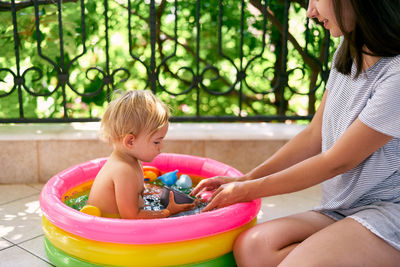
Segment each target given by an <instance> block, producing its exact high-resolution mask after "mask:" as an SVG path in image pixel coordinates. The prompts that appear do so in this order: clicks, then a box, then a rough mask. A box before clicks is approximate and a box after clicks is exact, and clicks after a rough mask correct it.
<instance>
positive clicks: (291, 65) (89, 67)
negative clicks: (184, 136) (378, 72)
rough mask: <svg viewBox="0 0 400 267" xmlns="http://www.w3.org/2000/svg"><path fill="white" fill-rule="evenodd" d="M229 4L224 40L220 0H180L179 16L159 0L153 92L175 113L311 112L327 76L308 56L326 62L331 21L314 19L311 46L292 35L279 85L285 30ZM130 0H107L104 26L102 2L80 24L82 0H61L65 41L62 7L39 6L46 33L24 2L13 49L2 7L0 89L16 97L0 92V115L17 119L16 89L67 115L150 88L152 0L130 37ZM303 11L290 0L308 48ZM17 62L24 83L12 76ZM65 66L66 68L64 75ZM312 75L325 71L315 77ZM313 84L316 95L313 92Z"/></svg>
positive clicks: (277, 13) (38, 112)
mask: <svg viewBox="0 0 400 267" xmlns="http://www.w3.org/2000/svg"><path fill="white" fill-rule="evenodd" d="M252 2H253V4H254V3H257V1H252ZM263 2H264V1H263ZM268 3H269V7H268V8H269V11H270V12H271V14H272V16H274V18H275V19H276V20H277V21H279V22H280V23H281V24H283V22H284V5H283V1H278V0H270V1H268ZM222 4H223V5H222V6H223V16H222V26H221V28H220V29H221V43H219V40H218V33H219V12H220V10H219V1H217V0H209V1H200V6H199V10H200V13H199V14H197V6H196V3H195V2H194V1H178V4H177V5H178V8H177V10H176V11H177V17H175V3H174V1H162V0H160V1H156V10H155V11H156V17H155V18H154V19H155V20H156V22H157V28H156V34H157V35H156V46H155V67H156V70H157V71H158V81H157V83H156V88H155V90H156V94H157V95H158V96H159V97H160V98H161V99H162V100H163V101H164V102H166V103H167V104H168V105H169V106H170V107H171V109H172V113H173V115H174V116H194V115H197V114H200V115H205V116H221V115H232V116H237V115H239V114H240V115H242V116H252V115H274V114H277V113H278V111H279V107H280V106H282V105H283V106H284V114H285V115H307V114H308V109H309V105H318V99H320V98H321V95H322V92H323V87H324V83H323V81H322V79H321V76H320V75H319V72H320V71H321V70H320V69H318V68H317V69H316V68H315V66H314V67H313V66H310V65H309V64H308V63H306V59H305V57H310V58H313V59H314V60H317V61H318V60H322V59H321V52H320V50H321V47H322V46H323V42H324V38H325V32H324V29H323V28H322V27H321V26H320V25H317V24H316V23H315V22H312V23H310V26H311V29H310V34H309V35H308V40H307V53H306V52H305V50H298V48H297V47H296V46H294V45H293V44H292V43H290V42H289V43H288V53H287V67H286V68H287V71H288V73H289V76H288V78H289V81H288V86H286V87H285V86H277V82H278V75H279V74H280V73H281V72H282V70H280V68H281V60H282V34H281V30H280V29H278V28H277V25H276V24H274V21H273V20H272V19H270V18H269V19H267V20H266V32H265V34H264V32H263V25H264V18H263V15H262V10H260V9H259V7H258V6H257V5H256V4H254V5H252V4H250V2H249V1H244V6H243V7H242V6H241V4H242V3H241V2H240V1H228V0H224V1H223V2H222ZM127 6H128V2H127V1H122V0H114V1H108V12H107V18H108V28H106V26H105V23H106V22H105V7H104V3H103V2H102V1H85V9H84V14H85V19H84V23H85V28H83V25H82V19H81V9H80V1H77V2H66V3H63V4H62V9H61V10H62V37H63V42H62V43H61V42H60V38H59V36H60V32H59V21H58V15H59V14H58V11H57V5H54V4H50V5H42V6H40V7H39V10H40V12H39V21H40V23H39V25H40V26H39V31H37V29H36V19H35V12H34V7H27V8H24V9H22V10H20V11H18V12H17V13H16V18H17V23H18V37H19V42H17V48H18V50H16V49H15V47H14V43H15V42H14V32H13V31H14V28H13V24H12V14H11V12H2V13H1V16H0V47H2V54H1V55H0V96H4V95H7V94H9V93H10V95H8V96H5V97H0V118H18V117H20V106H19V102H18V99H19V94H21V96H22V100H23V105H22V109H23V116H24V117H27V118H62V117H63V116H64V112H65V114H66V115H68V117H72V118H98V117H100V116H101V114H102V112H103V111H104V108H105V107H106V105H107V101H108V100H109V99H110V98H112V91H113V90H116V89H121V90H129V89H151V84H150V83H149V82H148V81H149V78H148V77H149V76H148V75H149V74H151V64H152V61H151V53H152V50H151V40H150V29H151V27H150V25H149V14H150V5H149V4H148V1H131V10H130V11H131V20H130V23H131V28H130V33H131V34H132V36H131V40H129V28H128V22H129V17H128V9H127ZM242 8H243V11H244V12H243V13H242ZM242 15H243V23H244V25H243V26H244V27H243V29H244V30H243V33H242V32H241V21H242ZM305 17H306V16H305V9H304V7H303V6H301V5H300V4H298V3H297V1H296V2H293V3H291V7H290V10H289V19H290V20H289V35H291V36H292V37H293V38H294V40H296V42H297V43H298V44H299V45H300V46H301V47H303V48H304V47H305V44H306V40H305V34H304V31H305V27H306V25H305ZM197 18H198V19H199V21H198V22H199V24H197ZM175 20H176V23H177V35H176V36H175ZM198 25H199V34H198V35H197V32H198V28H197V26H198ZM106 29H107V34H108V39H107V38H106ZM83 30H84V31H83ZM263 36H264V37H265V46H264V44H263ZM37 37H39V40H40V42H39V43H38V41H37V40H36V39H37ZM84 38H85V39H84ZM175 38H176V42H175ZM197 38H199V40H200V42H199V43H197ZM83 40H85V42H83ZM129 42H131V46H129ZM336 46H337V41H336V42H331V43H330V47H329V50H330V52H331V55H332V51H333V50H334V49H335V47H336ZM38 47H40V50H39V49H38ZM107 47H108V50H107ZM220 50H221V51H220ZM61 51H62V53H61ZM197 51H199V54H198V57H199V60H197ZM16 52H18V54H19V62H18V65H19V69H18V67H17V62H16ZM40 53H41V54H42V56H41V55H40ZM2 68H3V69H2ZM9 70H11V71H9ZM18 70H19V73H20V75H21V76H22V77H23V78H24V85H25V86H26V87H25V86H19V85H17V84H16V83H15V81H14V75H17V73H18ZM239 71H245V74H246V76H245V78H244V80H241V81H238V72H239ZM11 72H12V73H13V74H12V73H11ZM63 74H68V79H67V80H63V78H62V76H63ZM60 75H61V76H60ZM312 75H317V76H318V78H317V80H316V84H312V83H310V77H312ZM196 77H197V79H196ZM199 79H200V80H199ZM194 81H201V82H200V83H198V84H196V83H195V82H194ZM273 89H275V91H273ZM314 89H316V91H315V94H316V99H317V101H314V100H310V98H309V95H310V94H311V95H313V94H314ZM214 94H215V95H214ZM240 94H242V100H241V102H240V100H239V96H240ZM35 95H37V96H35ZM282 95H283V97H284V98H283V99H282ZM64 105H65V108H66V110H65V108H64ZM197 105H198V107H199V110H197Z"/></svg>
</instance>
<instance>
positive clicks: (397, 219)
mask: <svg viewBox="0 0 400 267" xmlns="http://www.w3.org/2000/svg"><path fill="white" fill-rule="evenodd" d="M315 211H317V212H321V213H322V214H325V215H327V216H329V217H331V218H332V219H334V220H336V221H338V220H341V219H344V218H346V217H349V218H352V219H354V220H356V221H357V222H359V223H360V224H362V225H363V226H364V227H366V228H367V229H368V230H370V231H371V232H372V233H374V234H375V235H377V236H379V237H380V238H382V239H383V240H385V241H386V242H387V243H389V244H390V245H391V246H392V247H394V248H396V249H397V250H400V203H392V202H375V203H373V204H371V205H368V206H362V207H357V208H352V209H337V210H326V209H315Z"/></svg>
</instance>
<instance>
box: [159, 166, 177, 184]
mask: <svg viewBox="0 0 400 267" xmlns="http://www.w3.org/2000/svg"><path fill="white" fill-rule="evenodd" d="M177 173H178V170H175V171H172V172H167V173H164V174H163V175H161V176H159V177H158V178H157V180H161V181H162V182H163V183H164V184H165V185H167V186H171V185H173V184H175V182H176V180H178V175H177Z"/></svg>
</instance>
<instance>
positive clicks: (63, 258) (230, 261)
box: [44, 237, 236, 267]
mask: <svg viewBox="0 0 400 267" xmlns="http://www.w3.org/2000/svg"><path fill="white" fill-rule="evenodd" d="M44 248H45V250H46V253H47V256H48V257H49V259H50V260H51V262H52V263H54V264H55V265H56V266H57V267H100V266H101V265H98V264H94V263H90V262H86V261H82V260H80V259H77V258H74V257H72V256H70V255H68V254H65V253H64V252H62V251H60V250H59V249H57V248H55V247H54V246H53V245H52V244H51V243H50V241H49V240H47V238H46V237H45V238H44ZM235 265H236V263H235V259H234V258H233V253H232V252H229V253H228V254H225V255H222V256H221V257H218V258H215V259H212V260H209V261H203V262H197V263H193V264H185V265H180V267H221V266H235Z"/></svg>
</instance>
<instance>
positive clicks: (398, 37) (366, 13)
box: [332, 0, 400, 77]
mask: <svg viewBox="0 0 400 267" xmlns="http://www.w3.org/2000/svg"><path fill="white" fill-rule="evenodd" d="M342 1H349V3H350V5H351V6H352V8H353V10H354V16H355V18H354V19H355V27H354V29H353V30H351V31H348V30H346V27H345V25H346V24H345V22H344V21H343V18H344V10H343V8H344V5H343V3H342ZM332 2H333V7H334V10H335V16H336V20H337V21H338V24H339V27H340V30H341V31H342V32H343V37H344V39H343V43H342V46H341V47H340V49H339V51H338V53H337V55H336V61H335V66H336V69H337V70H338V71H339V72H340V73H343V74H350V73H351V66H352V64H353V62H355V64H356V67H357V73H356V77H357V76H358V75H359V74H360V73H361V72H362V55H363V54H368V55H372V56H379V57H392V56H396V55H399V54H400V0H333V1H332ZM364 45H365V46H366V47H367V48H368V50H369V51H370V52H367V51H365V49H363V47H364Z"/></svg>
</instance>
